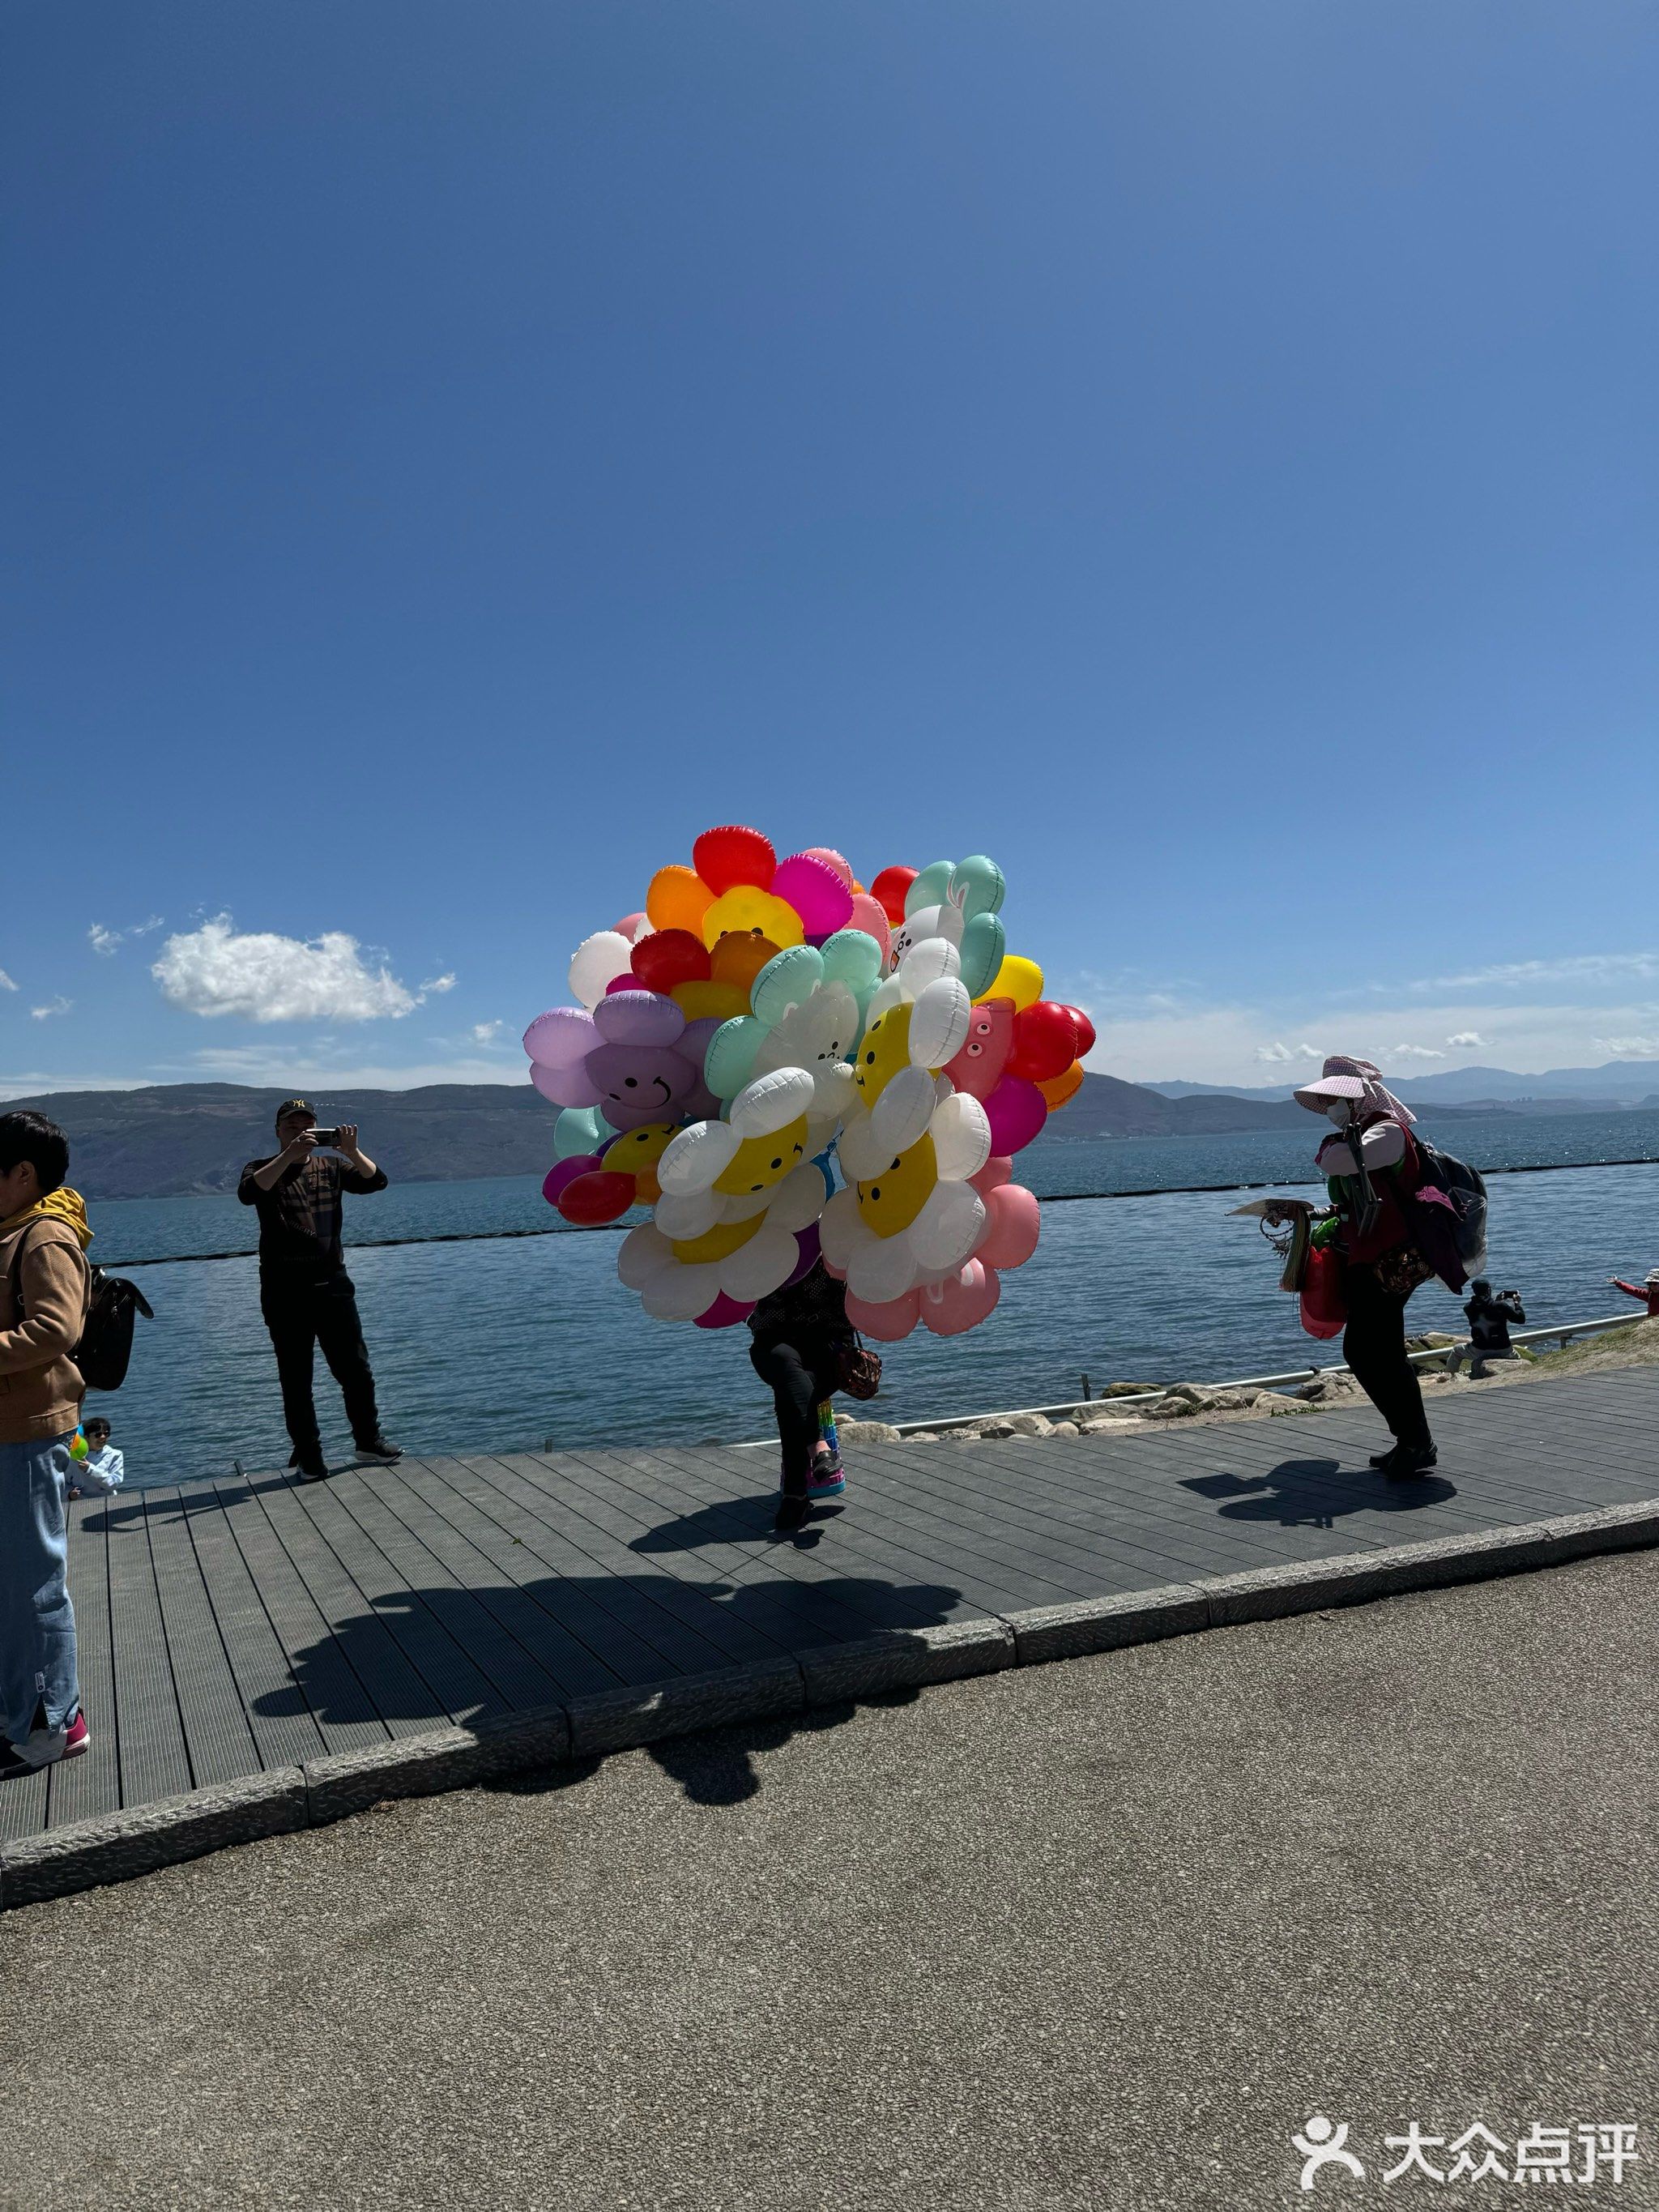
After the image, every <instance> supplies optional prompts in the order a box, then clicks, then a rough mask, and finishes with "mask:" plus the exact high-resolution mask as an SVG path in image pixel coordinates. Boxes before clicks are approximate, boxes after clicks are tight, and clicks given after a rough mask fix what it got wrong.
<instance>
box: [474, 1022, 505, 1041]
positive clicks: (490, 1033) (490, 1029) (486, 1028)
mask: <svg viewBox="0 0 1659 2212" xmlns="http://www.w3.org/2000/svg"><path fill="white" fill-rule="evenodd" d="M506 1027H507V1024H506V1023H505V1022H474V1023H473V1024H472V1042H474V1044H494V1043H495V1040H496V1038H497V1037H498V1036H500V1035H501V1031H502V1030H504V1029H505V1028H506Z"/></svg>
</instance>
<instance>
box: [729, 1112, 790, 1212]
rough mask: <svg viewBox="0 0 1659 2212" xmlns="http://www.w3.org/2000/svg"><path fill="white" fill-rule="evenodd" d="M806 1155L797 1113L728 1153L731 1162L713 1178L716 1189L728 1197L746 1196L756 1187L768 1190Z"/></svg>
mask: <svg viewBox="0 0 1659 2212" xmlns="http://www.w3.org/2000/svg"><path fill="white" fill-rule="evenodd" d="M805 1158H806V1116H805V1114H801V1115H798V1116H797V1117H796V1119H795V1120H794V1121H791V1122H789V1123H788V1124H787V1126H786V1127H783V1128H781V1129H778V1130H776V1131H775V1132H774V1133H773V1134H772V1135H771V1136H769V1137H745V1138H744V1141H743V1143H742V1144H740V1145H739V1146H738V1149H737V1151H736V1152H733V1153H732V1164H731V1165H730V1167H728V1168H727V1169H726V1171H725V1173H724V1174H723V1175H720V1176H716V1178H715V1181H714V1188H715V1189H716V1190H722V1191H725V1192H726V1194H727V1196H728V1197H731V1198H750V1197H752V1196H753V1195H754V1194H755V1193H756V1192H757V1190H770V1189H771V1188H772V1186H773V1184H774V1183H775V1182H782V1181H783V1178H784V1177H785V1176H787V1174H788V1172H789V1170H790V1169H791V1168H798V1167H799V1165H800V1164H801V1162H802V1161H803V1160H804V1159H805Z"/></svg>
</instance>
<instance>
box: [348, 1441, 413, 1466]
mask: <svg viewBox="0 0 1659 2212" xmlns="http://www.w3.org/2000/svg"><path fill="white" fill-rule="evenodd" d="M403 1455H404V1448H403V1446H402V1445H401V1444H394V1443H392V1439H391V1437H370V1438H369V1440H368V1443H366V1444H359V1445H358V1447H357V1456H358V1458H359V1459H377V1460H379V1461H380V1462H381V1463H382V1465H383V1466H386V1467H390V1466H391V1465H392V1462H393V1461H394V1460H399V1459H401V1458H402V1457H403Z"/></svg>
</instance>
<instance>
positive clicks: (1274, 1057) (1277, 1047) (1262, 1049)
mask: <svg viewBox="0 0 1659 2212" xmlns="http://www.w3.org/2000/svg"><path fill="white" fill-rule="evenodd" d="M1255 1056H1256V1058H1257V1059H1258V1060H1261V1063H1262V1064H1263V1066H1267V1067H1282V1066H1284V1065H1285V1061H1286V1060H1293V1059H1294V1058H1295V1057H1296V1055H1295V1054H1294V1053H1292V1051H1291V1048H1290V1047H1289V1045H1287V1044H1259V1045H1257V1047H1256V1048H1255ZM1354 1172H1355V1174H1356V1175H1357V1174H1358V1169H1357V1168H1356V1170H1354Z"/></svg>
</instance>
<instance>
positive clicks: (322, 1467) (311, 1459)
mask: <svg viewBox="0 0 1659 2212" xmlns="http://www.w3.org/2000/svg"><path fill="white" fill-rule="evenodd" d="M289 1465H290V1466H293V1467H297V1468H299V1470H300V1480H301V1482H326V1481H327V1480H328V1462H327V1461H326V1460H325V1458H324V1457H323V1455H322V1454H321V1452H295V1455H294V1457H293V1459H292V1460H291V1461H290V1462H289Z"/></svg>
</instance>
